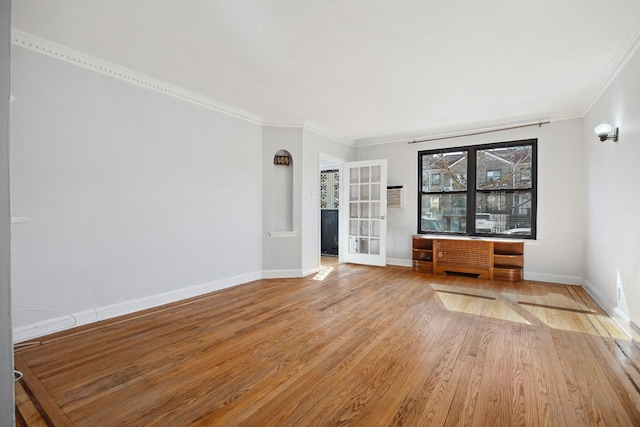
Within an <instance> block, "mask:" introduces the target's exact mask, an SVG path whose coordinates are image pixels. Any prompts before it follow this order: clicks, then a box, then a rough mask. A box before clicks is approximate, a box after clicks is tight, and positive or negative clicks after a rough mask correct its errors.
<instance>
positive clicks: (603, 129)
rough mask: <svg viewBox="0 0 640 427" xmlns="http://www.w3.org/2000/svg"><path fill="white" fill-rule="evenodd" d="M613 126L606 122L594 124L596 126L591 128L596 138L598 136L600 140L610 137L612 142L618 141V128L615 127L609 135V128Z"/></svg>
mask: <svg viewBox="0 0 640 427" xmlns="http://www.w3.org/2000/svg"><path fill="white" fill-rule="evenodd" d="M612 129H613V128H612V127H611V125H610V124H607V123H601V124H599V125H598V126H596V128H595V129H594V130H593V131H594V132H595V133H596V135H598V138H600V141H603V142H604V141H606V140H607V139H612V140H613V142H618V128H616V131H615V133H614V134H613V135H610V133H611V130H612Z"/></svg>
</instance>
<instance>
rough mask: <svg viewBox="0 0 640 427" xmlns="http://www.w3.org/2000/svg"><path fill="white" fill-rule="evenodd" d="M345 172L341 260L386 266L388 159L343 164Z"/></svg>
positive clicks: (341, 212)
mask: <svg viewBox="0 0 640 427" xmlns="http://www.w3.org/2000/svg"><path fill="white" fill-rule="evenodd" d="M342 171H343V174H342V176H343V178H342V179H341V182H342V185H341V187H342V197H341V199H342V201H341V202H340V214H341V215H342V217H341V219H342V221H341V225H340V227H341V239H340V254H341V255H342V256H341V260H342V261H344V262H352V263H356V264H368V265H381V266H384V265H386V237H387V221H386V215H387V160H386V159H382V160H369V161H362V162H351V163H344V165H343V169H342ZM344 201H346V203H344Z"/></svg>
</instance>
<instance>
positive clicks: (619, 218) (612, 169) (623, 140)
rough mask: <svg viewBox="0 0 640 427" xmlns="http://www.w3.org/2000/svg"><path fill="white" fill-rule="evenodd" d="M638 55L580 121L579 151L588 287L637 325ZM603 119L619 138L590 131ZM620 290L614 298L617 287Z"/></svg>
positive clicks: (639, 279) (639, 300)
mask: <svg viewBox="0 0 640 427" xmlns="http://www.w3.org/2000/svg"><path fill="white" fill-rule="evenodd" d="M638 76H640V51H636V53H635V55H634V56H633V57H632V58H631V59H630V60H629V62H628V63H627V65H626V66H625V67H624V68H623V69H622V70H621V72H620V73H619V75H618V76H617V77H616V79H615V80H614V81H613V83H612V84H611V85H610V86H609V88H608V89H607V90H606V92H605V93H604V94H603V95H602V96H601V97H600V99H599V100H598V101H597V102H596V103H595V105H594V106H593V107H592V108H591V110H590V111H589V112H588V113H587V114H586V116H585V117H584V125H583V141H582V149H583V150H584V151H585V153H586V156H585V160H586V165H587V172H588V177H587V180H586V181H585V187H586V189H587V217H586V232H585V261H584V264H585V280H586V285H587V286H588V288H589V290H590V291H591V292H592V294H593V295H594V296H595V297H596V299H598V301H599V302H600V304H601V305H602V306H603V307H604V308H606V309H607V310H608V311H609V313H610V314H615V315H617V316H619V317H621V318H622V320H623V321H624V322H627V323H628V322H629V321H632V322H633V323H634V324H635V325H636V326H637V325H640V262H639V261H640V220H639V219H638V218H639V213H640V198H638V195H639V194H640V190H639V189H638V184H639V183H640V167H638V164H639V162H640V78H638ZM603 119H604V120H606V121H607V122H608V123H609V124H611V125H612V126H614V127H616V126H618V127H619V128H620V140H619V141H618V142H617V143H615V142H612V141H607V142H600V141H599V140H598V139H597V137H596V136H595V135H594V133H593V129H594V127H595V126H596V125H598V124H599V123H601V122H602V120H603ZM618 286H619V287H620V292H619V293H620V299H618V296H617V294H618V291H617V287H618ZM636 339H638V338H637V335H636Z"/></svg>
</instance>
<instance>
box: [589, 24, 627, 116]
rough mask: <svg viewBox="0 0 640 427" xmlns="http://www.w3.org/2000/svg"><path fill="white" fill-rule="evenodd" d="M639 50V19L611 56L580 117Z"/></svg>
mask: <svg viewBox="0 0 640 427" xmlns="http://www.w3.org/2000/svg"><path fill="white" fill-rule="evenodd" d="M638 48H640V19H638V20H637V21H636V23H635V25H634V26H633V28H632V29H631V31H629V34H628V35H627V38H626V39H625V40H624V42H622V44H621V45H620V47H619V48H618V50H617V51H616V53H615V54H614V55H613V58H612V60H611V62H610V63H609V66H608V67H607V69H606V70H605V71H604V72H603V73H602V76H601V77H600V81H599V82H598V83H597V84H596V85H595V86H594V90H593V95H592V96H591V98H589V100H588V101H587V102H586V104H585V107H584V108H583V109H582V116H584V115H586V114H587V113H588V112H589V110H591V107H593V105H594V104H595V103H596V101H598V99H600V97H601V96H602V94H603V93H604V92H605V91H606V90H607V89H608V88H609V86H610V85H611V83H612V82H613V80H614V79H615V78H616V77H617V76H618V74H619V73H620V71H621V70H622V69H623V68H624V66H625V65H627V62H629V60H630V59H631V57H632V56H633V55H634V53H636V51H637V50H638Z"/></svg>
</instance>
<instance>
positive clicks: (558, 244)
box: [356, 120, 585, 284]
mask: <svg viewBox="0 0 640 427" xmlns="http://www.w3.org/2000/svg"><path fill="white" fill-rule="evenodd" d="M580 135H581V121H580V120H566V121H559V122H555V123H551V124H548V125H544V126H542V127H531V128H523V129H517V130H511V131H504V132H499V133H492V134H485V135H477V136H470V137H463V138H456V139H449V140H442V141H434V142H427V143H418V144H407V143H393V144H385V145H374V146H368V147H358V148H357V150H356V157H357V159H358V160H372V159H387V160H388V184H389V185H404V186H405V189H406V193H405V208H404V209H388V211H387V218H388V221H387V261H388V262H389V263H392V264H399V265H407V266H408V265H411V264H410V260H411V235H413V234H415V233H416V232H417V221H418V220H417V218H418V207H417V204H418V155H417V153H418V151H420V150H426V149H433V148H441V147H456V146H463V145H475V144H487V143H492V142H504V141H513V140H522V139H530V138H537V139H538V217H537V218H538V225H537V232H538V236H537V240H536V241H528V242H526V244H525V278H527V279H530V280H542V281H551V282H559V283H568V284H580V283H581V282H582V267H583V250H582V241H583V224H584V216H585V188H584V174H585V169H584V166H583V161H582V150H581V148H582V146H581V137H580Z"/></svg>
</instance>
